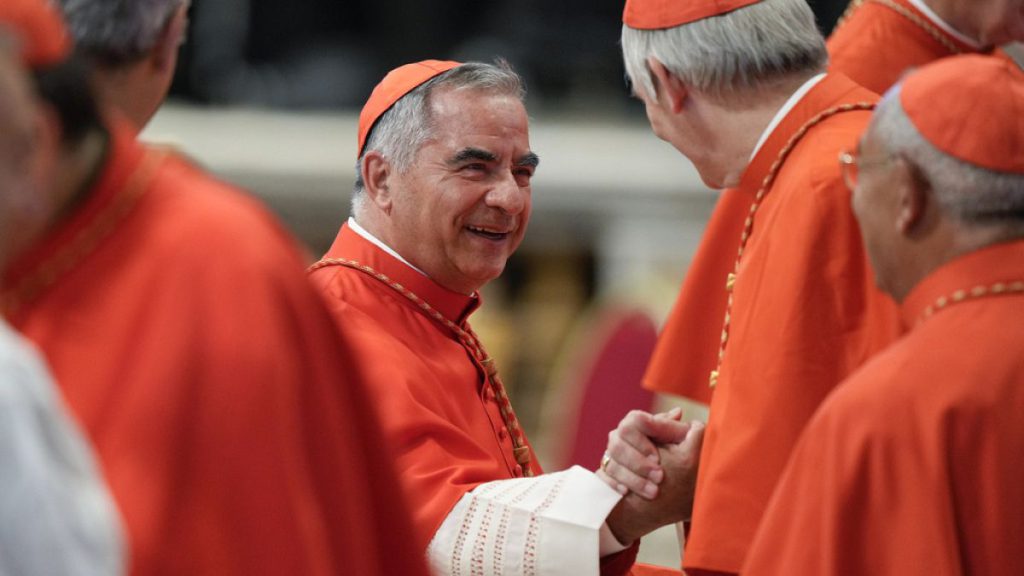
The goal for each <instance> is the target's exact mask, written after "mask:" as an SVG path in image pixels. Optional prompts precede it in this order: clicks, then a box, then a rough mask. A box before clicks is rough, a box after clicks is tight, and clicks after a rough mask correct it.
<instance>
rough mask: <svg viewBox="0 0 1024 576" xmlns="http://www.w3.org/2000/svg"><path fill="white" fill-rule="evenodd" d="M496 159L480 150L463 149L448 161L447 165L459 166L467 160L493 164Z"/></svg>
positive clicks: (489, 153)
mask: <svg viewBox="0 0 1024 576" xmlns="http://www.w3.org/2000/svg"><path fill="white" fill-rule="evenodd" d="M497 159H498V157H497V156H495V155H494V153H493V152H488V151H487V150H484V149H482V148H463V149H462V150H459V151H458V152H456V153H455V155H454V156H452V157H451V158H450V159H449V160H448V164H452V165H454V164H461V163H463V162H465V161H467V160H481V161H483V162H494V161H495V160H497Z"/></svg>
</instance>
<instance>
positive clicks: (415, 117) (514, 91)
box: [352, 59, 526, 214]
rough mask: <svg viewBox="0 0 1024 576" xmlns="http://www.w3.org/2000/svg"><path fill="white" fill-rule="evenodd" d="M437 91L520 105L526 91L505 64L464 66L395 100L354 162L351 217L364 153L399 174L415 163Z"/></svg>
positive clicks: (359, 195)
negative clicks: (379, 158)
mask: <svg viewBox="0 0 1024 576" xmlns="http://www.w3.org/2000/svg"><path fill="white" fill-rule="evenodd" d="M440 89H451V90H474V91H479V92H484V93H489V94H498V95H508V96H514V97H516V98H518V99H519V100H520V101H523V100H524V99H525V98H526V87H525V85H524V84H523V79H522V78H520V76H519V74H517V73H516V72H515V71H514V70H513V69H512V67H511V66H509V64H508V62H506V61H504V60H500V59H499V60H497V61H496V62H495V63H494V64H487V63H483V62H467V63H465V64H462V65H461V66H456V67H455V68H452V69H451V70H448V71H446V72H443V73H441V74H438V75H437V76H435V77H433V78H431V79H430V80H428V81H426V82H424V83H423V84H421V85H419V86H417V87H416V88H415V89H413V90H412V91H410V92H409V93H408V94H406V95H405V96H402V97H401V98H399V99H398V101H397V102H395V104H394V105H393V106H391V108H389V109H388V111H387V112H385V113H384V114H383V115H381V117H380V118H379V119H378V120H377V123H376V124H375V125H374V127H373V128H372V129H371V130H370V134H369V136H368V137H367V139H366V146H365V147H364V148H363V153H362V155H360V156H359V160H357V161H356V182H355V186H354V188H353V190H352V213H353V214H356V213H358V212H359V211H360V210H361V208H362V203H363V200H364V199H365V194H363V187H364V184H363V178H362V170H361V168H362V164H363V158H365V157H366V153H367V152H371V151H373V152H379V153H380V154H381V155H383V156H384V157H385V158H387V159H388V160H389V161H390V162H391V165H392V166H393V167H394V168H395V169H396V170H397V171H399V172H404V171H405V170H407V169H408V168H409V166H410V165H411V164H412V162H413V160H415V157H416V153H417V152H419V150H420V147H422V146H423V144H425V143H426V142H427V141H428V140H429V139H430V137H431V136H432V135H433V131H434V128H435V126H434V124H433V118H432V117H431V106H430V103H431V97H432V95H433V94H434V93H435V92H437V91H438V90H440Z"/></svg>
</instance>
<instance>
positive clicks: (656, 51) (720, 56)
mask: <svg viewBox="0 0 1024 576" xmlns="http://www.w3.org/2000/svg"><path fill="white" fill-rule="evenodd" d="M622 56H623V60H624V62H625V65H626V74H627V75H628V77H629V78H630V80H631V81H632V82H635V83H638V84H639V85H640V86H642V87H643V89H644V91H645V92H646V93H647V94H648V95H649V96H651V97H654V95H655V94H657V91H656V90H655V86H654V78H653V76H652V75H651V71H650V70H649V69H648V67H647V59H648V58H650V57H652V56H653V57H654V58H656V59H657V60H658V61H659V62H661V63H662V64H664V65H665V68H666V69H668V70H669V71H670V72H671V73H672V74H674V75H675V76H676V77H678V78H679V79H680V80H682V81H683V82H684V83H685V84H686V85H687V86H688V87H689V88H691V89H692V90H695V91H697V92H699V93H701V94H705V95H708V96H710V97H713V98H716V99H720V100H732V99H735V98H737V97H740V98H742V97H745V96H751V95H753V94H754V93H756V92H758V91H760V90H763V89H765V88H770V87H773V86H774V85H776V84H778V83H779V82H782V81H785V80H788V79H790V78H792V77H794V76H796V75H798V74H802V73H814V72H819V71H821V70H822V69H823V68H824V67H825V65H826V64H827V63H828V53H827V52H826V51H825V40H824V38H822V36H821V33H820V32H819V31H818V29H817V27H816V26H815V24H814V13H813V12H812V11H811V9H810V7H809V6H808V5H807V2H805V0H764V1H763V2H758V3H756V4H751V5H749V6H745V7H743V8H739V9H737V10H733V11H732V12H728V13H726V14H722V15H720V16H713V17H710V18H704V19H702V20H697V21H696V22H691V23H689V24H684V25H681V26H676V27H674V28H665V29H660V30H637V29H634V28H630V27H629V26H625V25H623V27H622Z"/></svg>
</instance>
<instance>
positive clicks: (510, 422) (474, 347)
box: [306, 258, 533, 476]
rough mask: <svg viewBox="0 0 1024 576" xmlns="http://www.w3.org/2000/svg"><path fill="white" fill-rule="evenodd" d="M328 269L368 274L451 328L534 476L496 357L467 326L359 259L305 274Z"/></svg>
mask: <svg viewBox="0 0 1024 576" xmlns="http://www.w3.org/2000/svg"><path fill="white" fill-rule="evenodd" d="M327 266H344V267H346V268H351V269H353V270H357V271H359V272H362V273H364V274H367V275H368V276H370V277H372V278H374V279H375V280H377V281H379V282H381V283H383V284H385V285H387V286H388V287H390V288H391V289H392V290H394V291H396V292H398V293H399V294H401V295H402V296H404V297H405V298H406V299H408V300H409V301H410V302H412V303H413V304H415V305H416V306H417V307H419V308H420V310H422V311H423V312H425V313H426V314H427V315H428V316H430V317H431V318H433V319H434V320H437V321H438V322H440V323H442V324H444V325H445V326H446V327H448V329H449V330H451V331H452V332H453V333H454V334H455V335H456V336H457V337H458V339H459V341H460V342H461V343H462V345H463V346H465V347H466V348H468V349H469V351H470V353H471V354H472V355H473V357H474V358H475V359H476V360H477V362H479V363H480V365H481V366H482V367H483V368H484V372H485V373H486V375H487V380H488V382H490V383H491V390H492V391H493V392H494V395H495V397H496V399H497V402H498V410H499V412H501V419H502V420H503V421H504V424H505V427H506V428H507V429H508V431H509V433H510V434H509V436H510V437H511V439H512V453H513V455H514V457H515V460H516V462H517V463H518V464H519V465H520V466H521V467H522V469H523V475H524V476H533V472H532V470H531V468H530V465H529V464H530V460H531V454H530V447H529V446H528V445H527V444H526V436H525V435H524V434H523V430H522V427H521V426H520V425H519V419H518V418H516V415H515V412H513V410H512V402H511V401H510V400H509V398H508V394H507V393H506V392H505V384H504V383H503V382H502V381H501V376H499V375H498V369H497V366H496V365H495V362H494V358H492V357H491V356H490V355H489V354H487V351H486V350H485V349H484V347H483V343H482V342H480V338H479V337H478V336H477V335H476V333H475V332H473V330H472V329H471V328H469V326H468V325H467V326H466V328H465V329H463V328H462V327H461V326H459V325H458V324H456V323H455V322H452V321H451V320H449V319H448V318H445V316H444V315H443V314H441V313H440V312H438V311H437V310H436V309H435V308H434V307H433V306H431V305H430V304H429V303H427V302H426V301H425V300H423V299H422V298H420V297H419V296H418V295H417V294H416V293H415V292H413V291H412V290H409V289H408V288H406V287H405V286H402V285H401V284H399V283H398V282H396V281H394V280H392V279H391V278H390V277H388V276H387V275H385V274H382V273H380V272H378V271H376V270H374V269H373V268H371V267H370V266H367V265H365V264H362V263H360V262H358V261H356V260H350V259H348V258H322V259H321V260H320V261H318V262H316V263H315V264H313V265H312V266H310V267H309V268H307V269H306V272H307V273H310V272H313V271H314V270H319V269H320V268H326V267H327Z"/></svg>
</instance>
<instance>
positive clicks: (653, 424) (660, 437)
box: [647, 414, 692, 444]
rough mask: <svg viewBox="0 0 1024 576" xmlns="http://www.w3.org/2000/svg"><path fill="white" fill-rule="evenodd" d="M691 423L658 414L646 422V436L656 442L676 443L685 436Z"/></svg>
mask: <svg viewBox="0 0 1024 576" xmlns="http://www.w3.org/2000/svg"><path fill="white" fill-rule="evenodd" d="M691 426H692V424H691V423H690V422H680V421H679V420H677V419H672V418H666V417H663V415H661V414H659V415H658V416H655V417H654V418H652V419H651V421H650V422H648V423H647V432H648V436H650V437H651V440H653V441H654V442H656V443H658V444H676V443H678V442H681V441H682V440H683V439H684V438H686V436H687V434H688V433H689V431H690V428H691Z"/></svg>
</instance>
